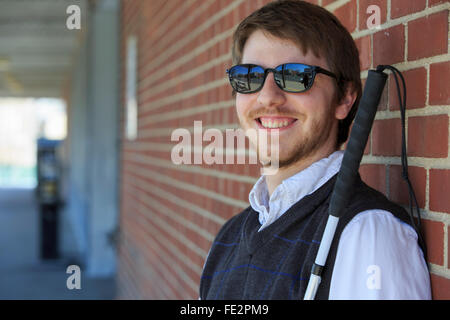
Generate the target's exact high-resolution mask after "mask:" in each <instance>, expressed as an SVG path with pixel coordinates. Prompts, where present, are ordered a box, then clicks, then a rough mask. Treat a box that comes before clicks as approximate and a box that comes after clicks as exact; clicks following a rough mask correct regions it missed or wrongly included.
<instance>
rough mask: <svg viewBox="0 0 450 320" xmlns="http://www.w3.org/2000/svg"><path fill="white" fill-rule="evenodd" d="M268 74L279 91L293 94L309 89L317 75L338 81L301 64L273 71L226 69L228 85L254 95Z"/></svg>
mask: <svg viewBox="0 0 450 320" xmlns="http://www.w3.org/2000/svg"><path fill="white" fill-rule="evenodd" d="M269 72H272V73H273V77H274V80H275V83H276V84H277V86H278V87H279V88H280V89H281V90H283V91H286V92H293V93H299V92H305V91H306V90H308V89H310V88H311V87H312V85H313V83H314V78H315V77H316V74H317V73H323V74H325V75H327V76H330V77H332V78H335V79H336V80H338V78H337V76H336V75H335V74H334V73H332V72H330V71H328V70H325V69H323V68H321V67H318V66H309V65H307V64H302V63H284V64H281V65H279V66H278V67H275V69H271V68H267V69H264V68H263V67H261V66H258V65H256V64H238V65H235V66H233V67H231V68H230V69H227V74H228V78H229V80H230V84H231V86H232V87H233V89H234V90H235V91H236V92H239V93H254V92H257V91H259V90H261V88H262V87H263V86H264V82H265V81H266V77H267V75H268V74H269Z"/></svg>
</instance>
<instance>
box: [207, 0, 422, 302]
mask: <svg viewBox="0 0 450 320" xmlns="http://www.w3.org/2000/svg"><path fill="white" fill-rule="evenodd" d="M233 63H234V65H235V66H233V67H232V68H230V69H229V70H228V75H229V78H230V83H231V85H232V87H233V89H234V91H235V92H236V109H237V114H238V118H239V121H240V124H241V126H242V127H243V129H244V130H248V129H254V130H267V131H266V132H271V131H273V132H275V133H277V134H278V137H279V169H278V171H277V172H276V174H273V175H263V176H261V177H260V179H259V180H258V181H257V182H256V184H255V185H254V187H253V189H252V190H251V192H250V194H249V201H250V206H249V207H248V208H247V209H245V210H244V211H243V212H241V213H240V214H238V215H236V216H234V217H233V218H232V219H230V220H229V221H228V222H227V223H226V224H225V225H224V226H223V227H222V229H221V230H220V232H219V234H218V235H217V237H216V239H215V241H214V243H213V245H212V247H211V250H210V253H209V255H208V258H207V260H206V262H205V267H204V270H203V274H202V278H201V283H200V298H201V299H303V297H304V294H305V290H306V287H307V284H308V280H309V275H310V271H311V266H312V264H313V262H314V259H315V257H316V254H317V250H318V247H319V244H320V241H321V237H322V234H323V230H324V228H325V224H326V220H327V218H328V211H327V209H328V204H329V201H330V197H331V192H332V189H333V185H334V182H335V180H336V175H337V172H338V171H339V168H340V164H341V161H342V157H343V151H340V150H339V149H340V147H341V145H342V144H343V143H344V142H345V141H346V139H347V137H348V131H349V126H350V124H351V122H352V121H353V118H354V116H355V113H356V108H357V105H358V102H359V99H360V96H361V81H360V68H359V55H358V50H357V48H356V46H355V43H354V41H353V39H352V38H351V36H350V34H349V33H348V32H347V31H346V29H345V28H344V27H343V26H342V25H341V23H340V22H339V21H338V20H337V19H336V18H335V17H334V16H333V15H332V14H331V13H329V12H328V11H327V10H325V9H323V8H321V7H319V6H315V5H312V4H309V3H306V2H303V1H276V2H272V3H269V4H268V5H266V6H264V7H263V8H261V9H259V10H257V11H255V12H254V13H252V14H251V15H250V16H249V17H247V18H246V19H244V20H243V21H242V22H241V24H240V25H239V26H238V28H237V30H236V32H235V34H234V46H233ZM252 144H255V142H254V141H253V142H252ZM352 192H354V195H353V197H352V199H351V201H350V204H349V205H348V207H347V208H346V212H345V214H344V215H343V217H342V218H341V219H340V221H339V225H338V227H337V231H336V234H335V238H334V242H333V245H332V247H331V249H330V253H329V256H328V260H327V264H326V266H325V269H324V272H323V274H322V283H321V285H320V286H319V289H318V291H317V294H316V298H317V299H430V298H431V293H430V283H429V274H428V269H427V264H426V262H425V259H424V256H423V253H422V250H421V248H420V247H419V245H418V242H417V234H416V232H415V230H414V229H413V227H412V226H411V225H410V224H409V222H408V221H409V220H408V217H407V213H406V212H405V211H404V209H403V208H401V207H400V206H398V205H395V204H394V203H392V202H390V201H389V200H387V199H386V197H384V195H382V194H381V193H379V192H377V191H375V190H374V189H372V188H369V187H368V186H367V185H366V184H364V183H363V182H362V181H361V180H360V177H359V176H358V180H357V182H356V183H355V185H354V189H352Z"/></svg>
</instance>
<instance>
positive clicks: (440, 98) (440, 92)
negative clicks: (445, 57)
mask: <svg viewBox="0 0 450 320" xmlns="http://www.w3.org/2000/svg"><path fill="white" fill-rule="evenodd" d="M449 83H450V62H448V61H447V62H441V63H433V64H432V65H430V91H429V94H430V96H429V104H430V105H449V104H450V86H449Z"/></svg>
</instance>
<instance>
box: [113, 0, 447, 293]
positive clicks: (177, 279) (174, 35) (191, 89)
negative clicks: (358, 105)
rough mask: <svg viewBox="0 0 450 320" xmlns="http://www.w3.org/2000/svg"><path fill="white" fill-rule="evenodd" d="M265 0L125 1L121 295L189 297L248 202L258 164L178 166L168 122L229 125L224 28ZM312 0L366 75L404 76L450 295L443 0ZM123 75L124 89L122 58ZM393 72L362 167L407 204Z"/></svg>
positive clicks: (413, 172)
mask: <svg viewBox="0 0 450 320" xmlns="http://www.w3.org/2000/svg"><path fill="white" fill-rule="evenodd" d="M267 2H268V1H265V0H259V1H257V0H251V1H248V0H247V1H246V0H234V1H232V0H197V1H189V0H152V1H148V0H125V1H123V4H122V28H121V30H122V40H123V41H122V48H121V50H122V57H123V60H122V61H126V60H125V58H126V56H125V53H126V51H125V48H126V39H127V37H128V36H129V35H131V34H135V35H137V36H138V44H139V50H138V52H139V53H138V56H139V59H138V69H139V72H138V73H139V74H138V78H139V85H138V104H139V126H138V128H139V130H138V139H137V140H136V141H128V140H126V139H125V138H123V143H122V146H123V147H122V162H121V163H122V172H121V179H122V181H121V182H122V183H121V186H122V188H121V214H120V227H121V237H120V244H119V250H118V254H119V267H118V287H119V296H118V298H126V299H128V298H131V299H135V298H138V299H139V298H144V299H186V298H188V299H196V298H197V297H198V285H199V281H200V275H201V270H202V265H203V263H204V259H205V258H206V255H207V253H208V250H209V248H210V245H211V242H212V240H213V238H214V236H215V235H216V233H217V231H218V230H219V228H220V227H221V225H222V224H223V223H224V222H225V221H226V220H227V219H229V218H230V217H231V216H233V215H234V214H236V213H238V212H239V211H241V210H242V209H243V208H244V207H246V206H247V205H248V204H247V203H248V192H249V191H250V189H251V187H252V185H253V183H254V182H255V181H256V178H257V177H258V175H259V169H258V167H257V166H256V165H251V166H249V165H206V164H203V165H194V164H192V165H181V166H176V165H174V164H173V163H172V162H171V156H170V155H171V149H172V147H173V146H174V145H176V144H177V142H173V141H171V133H172V131H173V130H175V129H177V128H186V129H189V130H190V131H191V132H193V125H194V120H195V121H197V120H198V121H202V124H203V130H205V129H206V128H207V127H215V128H219V129H222V131H225V128H237V127H238V125H237V118H236V113H235V110H234V101H233V98H232V97H231V90H230V88H229V86H228V83H227V80H226V77H225V68H226V67H228V66H230V64H231V58H230V46H231V35H232V32H233V30H234V28H235V27H236V25H237V24H238V23H239V22H240V21H241V20H242V19H243V18H244V17H246V16H247V15H248V14H250V13H251V12H252V11H254V10H255V9H257V8H258V7H260V6H262V5H263V4H265V3H267ZM310 2H314V3H316V4H319V5H322V6H324V7H325V8H327V9H328V10H330V11H332V12H334V13H335V14H336V15H337V16H338V18H339V19H340V20H341V21H342V22H343V24H344V25H345V26H346V27H347V28H348V30H349V31H350V32H351V33H352V35H353V37H354V39H355V40H356V43H357V45H358V48H359V50H360V58H361V66H362V73H361V77H362V78H363V79H365V78H366V77H367V70H368V69H370V68H374V67H376V66H377V65H378V64H393V65H394V66H395V67H397V68H398V69H400V70H401V71H402V72H403V74H404V76H405V79H406V81H407V90H408V99H407V109H408V111H407V123H406V126H407V146H408V152H409V156H410V157H409V165H410V169H409V171H410V176H411V181H412V184H413V186H414V188H415V191H416V195H417V198H418V202H419V205H420V207H421V211H422V216H423V218H424V231H425V236H426V241H427V243H428V251H429V259H428V262H429V266H430V270H431V273H432V277H431V280H432V285H433V296H434V298H435V299H443V298H447V299H448V298H450V270H449V267H450V261H449V260H450V255H449V252H448V250H449V240H448V233H449V226H448V222H449V218H448V217H449V216H448V214H450V202H449V198H450V197H449V196H448V194H449V192H448V190H449V189H450V173H449V172H450V160H449V150H448V149H449V148H448V146H449V139H448V138H449V129H448V128H449V105H450V89H449V88H450V86H449V85H448V83H450V81H449V80H450V79H449V77H450V72H449V71H450V62H449V52H448V34H449V31H448V25H449V23H448V21H449V20H448V10H449V3H448V1H445V0H440V1H439V0H412V1H411V0H338V1H330V0H315V1H310ZM372 4H376V5H378V6H379V7H380V9H381V26H380V27H381V28H380V29H379V30H377V29H372V30H369V29H368V27H367V25H366V21H367V18H368V17H369V14H367V13H366V9H367V7H368V6H369V5H372ZM124 64H125V63H124ZM124 64H123V65H124ZM122 79H123V81H122V83H123V86H122V96H123V97H124V96H125V89H124V88H125V69H124V68H122ZM162 79H164V81H165V84H164V85H163V84H161V80H162ZM392 80H393V79H392V76H391V77H390V79H389V83H388V84H387V85H386V88H385V92H384V94H383V98H382V101H381V103H380V107H379V112H378V114H377V117H376V120H375V123H374V127H373V131H372V134H371V136H370V141H369V143H368V146H367V148H366V153H365V156H364V158H363V164H362V167H361V174H362V176H363V178H364V179H365V180H366V181H367V182H368V183H369V184H370V185H372V186H373V187H375V188H377V189H379V190H381V191H382V192H384V193H385V194H386V195H387V196H388V197H389V198H391V199H392V200H394V201H396V202H399V203H402V204H407V201H408V198H407V189H406V186H405V184H404V182H403V180H402V179H401V178H400V169H401V167H400V164H401V162H400V154H401V149H400V147H401V145H400V142H401V138H400V134H401V131H400V129H401V124H400V114H399V111H398V110H399V107H398V102H397V100H396V99H397V98H396V95H395V94H394V93H395V91H394V90H395V87H394V85H393V83H394V81H392ZM122 104H123V105H125V100H124V99H123V100H122ZM122 131H123V130H122ZM207 144H208V143H204V146H206V145H207ZM247 163H248V162H247Z"/></svg>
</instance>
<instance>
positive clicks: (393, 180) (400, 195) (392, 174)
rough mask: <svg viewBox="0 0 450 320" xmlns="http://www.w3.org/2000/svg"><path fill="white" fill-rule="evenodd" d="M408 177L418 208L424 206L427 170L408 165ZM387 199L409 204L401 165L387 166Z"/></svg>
mask: <svg viewBox="0 0 450 320" xmlns="http://www.w3.org/2000/svg"><path fill="white" fill-rule="evenodd" d="M408 177H409V181H410V182H411V185H412V187H413V189H414V194H415V195H416V199H417V203H418V204H419V207H420V208H425V198H426V184H427V172H426V170H425V169H424V168H421V167H411V166H409V167H408ZM389 199H391V200H392V201H394V202H397V203H400V204H404V205H409V189H408V184H407V183H406V181H405V180H404V179H403V178H402V166H398V165H393V166H390V168H389Z"/></svg>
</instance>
